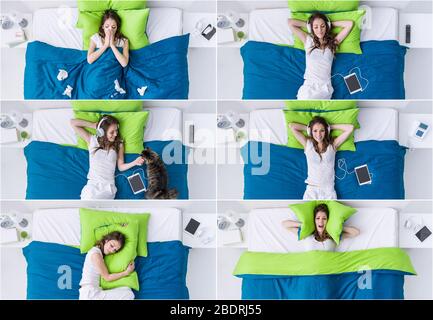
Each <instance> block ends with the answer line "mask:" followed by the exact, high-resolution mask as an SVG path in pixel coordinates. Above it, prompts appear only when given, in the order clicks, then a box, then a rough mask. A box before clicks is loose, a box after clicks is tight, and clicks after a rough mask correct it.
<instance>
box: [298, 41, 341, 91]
mask: <svg viewBox="0 0 433 320" xmlns="http://www.w3.org/2000/svg"><path fill="white" fill-rule="evenodd" d="M313 46H314V42H313V38H312V37H311V36H307V39H306V40H305V45H304V47H305V73H304V79H305V80H310V81H313V82H320V83H322V82H330V81H331V69H332V61H333V60H334V54H333V53H332V51H331V49H329V48H325V49H324V50H322V49H317V48H316V49H314V50H311V48H312V47H313Z"/></svg>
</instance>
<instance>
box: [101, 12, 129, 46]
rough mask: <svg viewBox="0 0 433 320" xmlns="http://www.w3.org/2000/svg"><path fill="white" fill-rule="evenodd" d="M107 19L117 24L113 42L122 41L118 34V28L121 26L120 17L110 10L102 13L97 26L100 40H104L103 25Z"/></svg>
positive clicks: (119, 33) (121, 36)
mask: <svg viewBox="0 0 433 320" xmlns="http://www.w3.org/2000/svg"><path fill="white" fill-rule="evenodd" d="M108 19H113V20H114V21H116V24H117V29H116V33H115V34H114V41H115V42H116V41H117V40H119V39H122V38H123V35H122V33H121V32H120V26H121V22H122V21H121V20H120V17H119V15H118V14H117V12H116V11H114V10H111V9H108V10H106V11H105V12H104V15H103V16H102V19H101V25H100V26H99V31H98V34H99V36H100V37H101V38H102V39H105V32H104V23H105V21H107V20H108Z"/></svg>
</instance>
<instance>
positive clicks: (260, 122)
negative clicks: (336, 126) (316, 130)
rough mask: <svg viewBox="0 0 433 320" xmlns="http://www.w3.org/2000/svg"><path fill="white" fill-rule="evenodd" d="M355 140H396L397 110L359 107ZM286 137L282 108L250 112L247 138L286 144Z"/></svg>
mask: <svg viewBox="0 0 433 320" xmlns="http://www.w3.org/2000/svg"><path fill="white" fill-rule="evenodd" d="M358 121H359V124H360V126H361V129H357V130H355V142H358V141H366V140H379V141H380V140H398V111H397V110H395V109H390V108H360V111H359V115H358ZM287 138H288V133H287V126H286V124H285V117H284V112H283V110H282V109H261V110H254V111H251V112H250V121H249V139H250V140H252V141H262V142H269V143H274V144H284V145H285V144H286V143H287Z"/></svg>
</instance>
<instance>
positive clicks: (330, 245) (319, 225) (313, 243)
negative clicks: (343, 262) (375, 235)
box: [282, 203, 359, 251]
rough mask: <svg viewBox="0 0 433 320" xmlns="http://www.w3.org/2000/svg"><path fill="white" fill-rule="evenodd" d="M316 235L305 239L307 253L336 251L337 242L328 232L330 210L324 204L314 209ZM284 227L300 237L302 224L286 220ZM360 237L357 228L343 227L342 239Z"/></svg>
mask: <svg viewBox="0 0 433 320" xmlns="http://www.w3.org/2000/svg"><path fill="white" fill-rule="evenodd" d="M313 214H314V225H315V230H314V233H313V234H312V235H311V236H309V237H307V238H305V242H304V244H305V246H306V250H307V251H312V250H321V251H334V250H335V242H334V241H333V240H332V238H331V237H330V236H329V234H328V232H326V224H327V223H328V218H329V210H328V206H327V205H326V204H324V203H322V204H319V205H317V206H316V207H315V208H314V213H313ZM282 224H283V227H284V228H286V229H287V230H289V231H290V232H293V233H295V234H296V235H298V233H299V231H300V228H301V227H302V224H301V223H300V222H298V221H292V220H285V221H283V222H282ZM357 235H359V230H358V229H357V228H355V227H343V232H342V234H341V237H342V239H346V238H353V237H356V236H357Z"/></svg>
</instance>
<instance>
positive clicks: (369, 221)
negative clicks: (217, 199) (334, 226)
mask: <svg viewBox="0 0 433 320" xmlns="http://www.w3.org/2000/svg"><path fill="white" fill-rule="evenodd" d="M287 219H290V220H297V219H296V216H295V214H294V213H293V212H292V211H291V210H290V209H289V208H270V209H254V210H252V211H251V212H250V213H249V218H248V250H249V251H256V252H277V253H284V252H301V251H305V245H304V243H303V242H304V241H303V240H301V241H298V240H297V236H296V235H295V234H293V233H292V232H289V231H287V230H286V229H284V228H283V227H282V225H281V222H282V221H284V220H287ZM345 225H346V226H353V227H356V228H358V229H359V230H360V234H359V236H357V237H355V238H350V239H342V240H341V242H340V245H339V246H338V247H337V249H336V251H353V250H363V249H372V248H381V247H398V217H397V211H396V210H395V209H392V208H357V212H356V213H355V214H354V215H353V216H351V217H350V218H349V219H348V220H347V221H346V222H345Z"/></svg>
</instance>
